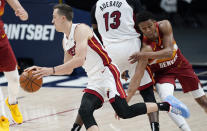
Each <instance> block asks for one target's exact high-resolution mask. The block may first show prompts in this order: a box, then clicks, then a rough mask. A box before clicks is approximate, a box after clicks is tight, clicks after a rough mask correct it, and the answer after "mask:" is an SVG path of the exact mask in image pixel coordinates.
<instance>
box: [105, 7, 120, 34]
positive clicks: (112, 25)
mask: <svg viewBox="0 0 207 131" xmlns="http://www.w3.org/2000/svg"><path fill="white" fill-rule="evenodd" d="M120 17H121V12H119V11H114V12H112V13H111V14H109V12H106V13H105V14H104V15H103V18H104V20H105V28H106V31H108V30H109V26H110V28H111V29H117V28H119V26H120ZM110 18H111V19H113V23H109V19H110Z"/></svg>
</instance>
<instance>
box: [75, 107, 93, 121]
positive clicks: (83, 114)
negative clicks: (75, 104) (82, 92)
mask: <svg viewBox="0 0 207 131" xmlns="http://www.w3.org/2000/svg"><path fill="white" fill-rule="evenodd" d="M78 113H79V114H80V116H81V118H85V117H88V116H91V115H93V110H90V108H87V107H86V106H81V107H80V108H79V110H78Z"/></svg>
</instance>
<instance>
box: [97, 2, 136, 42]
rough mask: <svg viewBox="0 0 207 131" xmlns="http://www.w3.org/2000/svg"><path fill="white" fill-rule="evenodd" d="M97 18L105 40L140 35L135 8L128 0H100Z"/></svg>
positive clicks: (113, 40)
mask: <svg viewBox="0 0 207 131" xmlns="http://www.w3.org/2000/svg"><path fill="white" fill-rule="evenodd" d="M95 18H96V21H97V25H98V31H99V33H100V34H101V37H102V40H103V41H105V40H106V41H112V42H119V41H123V40H128V39H131V38H135V37H138V36H139V34H138V33H137V32H136V30H135V28H134V26H135V21H134V19H133V18H134V13H133V9H132V7H131V6H130V5H129V4H128V3H127V1H126V0H99V1H98V2H97V3H96V10H95Z"/></svg>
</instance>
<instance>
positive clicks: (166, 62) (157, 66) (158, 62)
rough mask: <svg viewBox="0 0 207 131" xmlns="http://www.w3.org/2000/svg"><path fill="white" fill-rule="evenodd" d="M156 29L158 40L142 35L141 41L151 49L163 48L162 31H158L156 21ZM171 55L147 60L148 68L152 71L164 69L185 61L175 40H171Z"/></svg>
mask: <svg viewBox="0 0 207 131" xmlns="http://www.w3.org/2000/svg"><path fill="white" fill-rule="evenodd" d="M156 29H157V32H158V36H159V37H158V42H152V41H150V40H149V39H147V37H145V36H144V37H143V42H144V43H146V44H147V45H150V46H151V48H152V50H153V51H159V50H162V49H163V43H162V37H163V35H162V33H161V32H160V31H159V25H158V23H156ZM172 44H173V55H172V57H171V58H165V59H152V60H150V61H149V65H150V69H151V70H152V71H153V72H157V71H164V70H166V69H170V68H172V67H176V66H179V64H180V62H181V61H186V60H185V58H184V56H183V55H182V53H181V51H180V50H179V48H178V46H177V44H176V42H175V40H173V43H172Z"/></svg>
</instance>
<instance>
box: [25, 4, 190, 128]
mask: <svg viewBox="0 0 207 131" xmlns="http://www.w3.org/2000/svg"><path fill="white" fill-rule="evenodd" d="M72 18H73V12H72V8H71V7H70V6H68V5H65V4H58V5H55V6H54V11H53V20H52V23H53V24H54V25H55V29H56V30H57V31H58V32H63V33H64V38H63V48H64V50H65V56H66V57H65V58H66V59H67V60H66V61H67V62H66V63H64V64H62V65H59V66H56V67H53V68H47V67H38V66H33V67H30V68H28V69H26V70H25V71H31V70H34V71H33V74H34V76H39V78H41V77H43V76H48V75H63V74H71V73H72V71H73V69H75V68H77V67H80V66H83V68H84V69H85V71H86V73H87V75H88V85H87V87H86V89H85V90H84V92H85V93H84V95H83V97H82V101H81V105H80V108H79V114H80V116H81V119H82V120H83V123H84V125H85V127H86V129H87V131H98V130H99V129H98V126H97V123H96V121H95V119H94V117H93V112H94V111H95V110H96V109H98V108H100V107H101V106H102V104H103V102H104V97H108V98H109V102H110V103H111V105H112V107H113V109H114V110H115V112H116V113H117V115H118V116H119V117H121V118H124V119H127V118H132V117H135V116H137V115H141V114H146V113H151V112H155V111H158V110H160V111H172V112H174V111H175V110H174V109H176V110H178V112H174V113H177V114H180V115H183V116H186V117H188V116H189V112H188V109H187V107H186V106H185V105H183V104H182V103H180V105H174V104H173V101H177V100H176V99H174V97H170V98H168V99H166V101H167V102H163V103H138V104H134V105H132V106H129V105H128V104H127V102H126V99H125V98H126V94H125V91H124V89H123V87H122V84H121V82H120V73H119V70H118V69H117V67H116V66H115V65H113V64H112V62H111V58H110V57H109V56H108V54H107V52H106V51H105V50H104V48H103V46H102V45H101V43H100V41H99V40H98V39H97V37H96V35H95V34H94V33H93V31H92V30H91V28H90V27H89V26H87V25H85V24H73V23H72ZM170 105H171V106H170ZM170 109H172V110H170Z"/></svg>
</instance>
